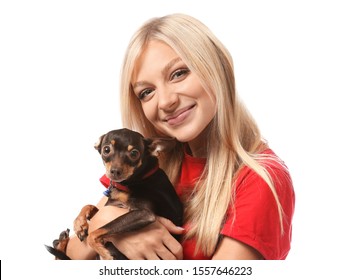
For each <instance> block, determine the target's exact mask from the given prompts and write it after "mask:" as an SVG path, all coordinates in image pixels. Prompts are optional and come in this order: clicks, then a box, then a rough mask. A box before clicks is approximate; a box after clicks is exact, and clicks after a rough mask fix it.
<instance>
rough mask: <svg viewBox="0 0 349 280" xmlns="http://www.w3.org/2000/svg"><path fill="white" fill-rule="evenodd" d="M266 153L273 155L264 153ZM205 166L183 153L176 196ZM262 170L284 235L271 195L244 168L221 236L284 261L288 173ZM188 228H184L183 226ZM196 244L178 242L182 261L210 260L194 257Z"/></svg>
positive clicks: (290, 197) (276, 167)
mask: <svg viewBox="0 0 349 280" xmlns="http://www.w3.org/2000/svg"><path fill="white" fill-rule="evenodd" d="M264 153H266V154H274V153H273V152H272V151H271V150H266V151H265V152H264ZM205 164H206V159H204V158H194V157H191V156H190V155H188V154H185V157H184V160H183V163H182V170H181V175H180V178H179V182H178V184H177V186H176V190H177V193H178V195H179V196H180V197H181V198H182V199H184V197H186V196H185V195H184V194H185V193H188V192H190V191H191V190H192V189H193V188H194V186H195V183H196V181H197V180H198V178H199V177H200V175H201V173H202V172H203V169H204V167H205ZM265 167H266V169H267V170H268V171H269V172H270V175H271V177H272V179H273V182H274V185H275V188H276V191H277V194H278V197H279V200H280V203H281V205H282V208H283V226H284V233H283V234H281V231H280V222H279V214H278V209H277V207H276V202H275V199H274V196H273V194H272V192H271V190H270V188H269V186H268V185H267V184H266V183H265V181H264V180H263V179H262V178H261V177H259V176H258V175H257V174H256V173H255V172H254V171H252V170H251V169H250V168H248V167H244V168H243V169H242V170H241V171H240V174H239V176H238V178H237V181H236V196H235V207H234V208H235V221H234V223H233V222H232V221H233V218H234V214H233V211H232V208H230V209H228V211H227V217H226V222H225V224H224V225H223V227H222V230H221V235H223V236H227V237H230V238H234V239H236V240H239V241H241V242H243V243H245V244H247V245H249V246H251V247H253V248H255V249H256V250H257V251H258V252H259V253H260V254H262V255H263V257H264V258H265V259H268V260H282V259H285V258H286V256H287V254H288V252H289V250H290V243H291V234H292V217H293V212H294V203H295V196H294V191H293V186H292V181H291V178H290V175H289V173H288V172H287V171H286V170H285V169H284V168H283V167H282V166H281V165H280V164H275V162H269V163H268V162H266V163H265ZM101 182H102V184H103V185H104V186H106V187H108V186H109V179H108V178H106V177H105V176H103V177H102V178H101ZM184 228H185V229H188V225H187V224H186V225H184ZM195 245H196V242H195V240H193V239H190V240H185V241H184V242H182V246H183V253H184V259H187V260H194V259H196V260H203V259H211V256H205V255H204V254H203V253H202V252H200V251H199V252H198V253H197V254H196V255H194V252H195Z"/></svg>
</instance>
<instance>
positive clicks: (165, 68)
mask: <svg viewBox="0 0 349 280" xmlns="http://www.w3.org/2000/svg"><path fill="white" fill-rule="evenodd" d="M179 61H182V59H181V58H180V57H175V58H174V59H172V60H171V61H170V62H169V63H167V64H166V65H165V67H164V68H163V69H162V70H161V74H162V75H163V76H165V75H166V73H167V72H168V71H169V70H170V69H171V67H172V66H173V65H175V64H176V63H178V62H179ZM146 84H147V82H144V81H139V82H136V83H134V85H133V88H134V89H135V88H136V87H140V86H144V85H146Z"/></svg>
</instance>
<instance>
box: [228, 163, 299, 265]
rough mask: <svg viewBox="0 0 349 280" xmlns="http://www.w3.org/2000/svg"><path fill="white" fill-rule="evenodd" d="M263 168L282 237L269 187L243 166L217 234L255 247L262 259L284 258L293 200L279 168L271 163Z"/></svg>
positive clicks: (286, 176)
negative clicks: (280, 209) (270, 183)
mask: <svg viewBox="0 0 349 280" xmlns="http://www.w3.org/2000/svg"><path fill="white" fill-rule="evenodd" d="M267 165H268V164H267ZM266 168H267V170H268V171H269V173H270V174H271V177H272V179H273V182H274V185H275V188H276V191H277V194H278V197H279V200H280V203H281V205H282V207H283V226H284V232H283V234H282V233H281V227H280V222H279V221H280V220H279V212H278V209H277V205H276V202H275V198H274V196H273V194H272V192H271V190H270V188H269V186H268V185H267V183H266V182H265V181H264V180H263V179H262V178H261V177H260V176H259V175H257V174H256V173H255V172H254V171H252V170H251V169H249V168H247V167H245V168H244V169H242V170H241V173H240V175H239V177H238V180H237V182H236V198H235V205H234V208H231V209H229V211H228V213H227V219H226V222H225V224H224V226H223V229H222V231H221V234H223V235H225V236H228V237H231V238H234V239H236V240H239V241H241V242H243V243H245V244H247V245H249V246H251V247H253V248H255V249H256V250H257V251H258V252H260V253H261V254H262V255H263V257H264V258H265V259H269V260H277V259H285V258H286V256H287V254H288V252H289V250H290V243H291V234H292V226H291V221H292V216H293V212H294V201H295V197H294V191H293V186H292V181H291V178H290V176H289V173H288V171H287V170H286V169H285V168H283V167H282V166H281V165H278V164H276V163H274V162H273V163H272V164H270V166H266Z"/></svg>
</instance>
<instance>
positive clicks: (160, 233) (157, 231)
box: [113, 217, 184, 260]
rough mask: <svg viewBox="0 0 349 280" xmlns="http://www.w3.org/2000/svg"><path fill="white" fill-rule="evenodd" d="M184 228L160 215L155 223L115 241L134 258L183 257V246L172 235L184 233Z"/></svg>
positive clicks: (123, 251)
mask: <svg viewBox="0 0 349 280" xmlns="http://www.w3.org/2000/svg"><path fill="white" fill-rule="evenodd" d="M183 230H184V229H182V228H179V227H176V226H175V225H174V224H173V223H172V222H171V221H169V220H167V219H165V218H162V217H158V218H157V220H156V221H155V222H154V223H152V224H150V225H148V226H147V227H145V228H143V229H141V230H139V231H137V232H129V233H127V234H124V235H120V236H118V237H117V238H116V239H115V243H114V242H113V243H114V246H115V247H117V248H118V249H119V251H121V252H122V253H123V254H124V255H126V256H127V257H128V258H129V259H132V260H159V259H163V260H176V259H183V250H182V246H181V245H180V243H179V242H178V241H177V240H176V239H175V238H174V237H173V236H172V235H171V233H173V234H182V233H183ZM170 232H171V233H170Z"/></svg>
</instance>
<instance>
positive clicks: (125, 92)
mask: <svg viewBox="0 0 349 280" xmlns="http://www.w3.org/2000/svg"><path fill="white" fill-rule="evenodd" d="M151 40H158V41H161V42H164V43H165V44H167V45H169V46H170V47H171V48H172V49H173V50H174V51H175V52H177V53H178V55H179V56H180V57H181V58H182V60H183V61H184V62H185V63H186V65H187V66H188V67H189V69H190V70H191V71H193V72H194V73H196V74H197V75H198V77H199V78H200V80H201V82H202V85H203V87H204V88H205V90H206V91H207V92H208V93H210V94H214V98H215V99H216V102H217V103H216V104H217V113H216V115H215V117H214V118H213V120H212V122H211V124H210V129H209V137H208V140H207V141H208V143H207V147H208V148H207V163H206V166H205V169H204V172H203V174H202V176H201V178H200V180H199V181H198V183H197V186H196V188H195V190H194V192H193V195H192V196H191V198H190V199H189V201H188V205H187V206H186V220H187V221H189V222H190V224H191V225H192V227H191V229H190V231H189V232H188V233H187V236H186V237H187V238H191V237H195V238H196V239H197V249H198V248H200V249H201V250H202V251H203V252H204V253H205V254H206V255H208V256H210V255H212V254H213V253H214V250H215V248H216V246H217V242H218V238H219V232H220V230H221V226H222V223H223V222H224V219H225V215H226V212H227V209H228V207H230V206H229V205H231V206H232V207H233V205H234V197H235V183H234V182H235V179H236V176H237V174H238V172H239V170H240V169H241V168H242V166H244V165H247V166H249V167H250V168H251V169H253V170H254V171H255V172H256V173H257V174H258V175H260V176H261V177H262V178H263V179H264V180H265V181H266V183H267V184H268V185H269V187H270V189H271V191H272V193H273V194H274V197H275V200H276V203H277V205H278V209H279V216H280V224H281V230H282V207H281V205H280V202H279V200H278V197H277V194H276V191H275V188H274V185H273V182H272V180H271V176H270V175H269V173H268V172H267V170H266V169H265V168H264V167H263V164H262V163H261V160H263V159H264V158H265V156H262V155H260V152H261V151H262V150H263V149H265V148H266V144H265V143H264V142H263V140H262V137H261V135H260V131H259V129H258V127H257V125H256V123H255V122H254V120H253V118H252V117H251V116H250V114H249V113H248V111H247V110H246V109H245V107H244V105H243V104H242V102H241V101H240V100H239V99H238V97H237V94H236V90H235V78H234V70H233V61H232V58H231V56H230V54H229V52H228V50H227V49H226V48H225V47H224V46H223V44H222V43H221V42H220V41H219V40H218V39H217V38H216V37H215V36H214V34H213V33H212V32H211V31H210V30H209V29H208V28H207V27H206V26H205V25H204V24H202V23H201V22H200V21H198V20H197V19H195V18H192V17H190V16H187V15H183V14H173V15H168V16H165V17H161V18H154V19H151V20H149V21H148V22H146V23H145V24H144V25H143V26H142V27H141V28H140V29H139V30H138V31H137V32H136V33H135V34H134V36H133V38H132V39H131V41H130V44H129V46H128V49H127V52H126V54H125V59H124V64H123V68H122V73H121V111H122V118H123V124H124V125H125V127H128V128H130V129H134V130H137V131H139V132H141V133H142V134H143V135H145V136H147V137H154V136H160V135H159V134H158V132H157V131H156V129H155V128H154V127H153V125H152V124H151V123H150V122H149V121H148V120H147V118H146V117H145V115H144V113H143V110H142V107H141V104H140V101H139V100H138V98H137V97H136V95H135V94H134V92H133V89H132V85H131V80H132V77H133V75H134V66H135V63H136V61H137V59H138V58H139V56H140V55H141V53H142V51H143V50H144V48H145V47H146V45H147V43H148V42H149V41H151ZM217 137H218V139H219V141H217ZM183 153H184V151H183V147H182V143H178V145H177V147H176V148H175V149H174V150H172V151H171V152H169V153H167V154H165V155H163V156H162V158H160V164H161V167H162V168H163V169H164V170H165V171H166V172H167V174H168V175H169V177H170V179H171V181H172V182H173V183H174V184H175V183H176V180H177V179H178V175H179V173H180V168H181V161H182V159H183Z"/></svg>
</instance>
